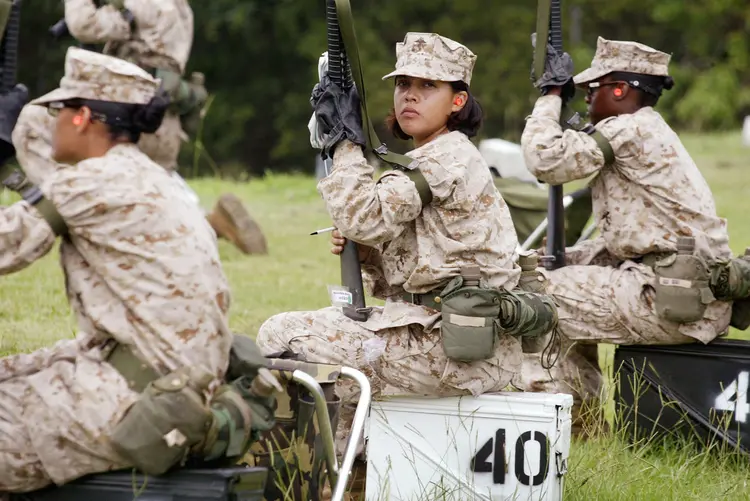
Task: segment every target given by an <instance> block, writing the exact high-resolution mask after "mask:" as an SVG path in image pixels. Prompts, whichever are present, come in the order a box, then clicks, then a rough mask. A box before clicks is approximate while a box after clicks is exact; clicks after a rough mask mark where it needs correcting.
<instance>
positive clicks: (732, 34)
mask: <svg viewBox="0 0 750 501" xmlns="http://www.w3.org/2000/svg"><path fill="white" fill-rule="evenodd" d="M351 4H352V10H353V13H354V18H355V23H356V31H357V37H358V41H359V45H360V56H361V58H362V61H363V65H364V72H365V79H366V84H367V86H368V87H367V91H368V105H369V109H370V110H371V113H372V115H373V116H372V119H373V122H375V123H376V126H380V123H381V122H382V119H383V118H384V117H385V116H386V114H387V113H388V111H389V110H390V108H391V106H392V92H393V89H392V83H391V82H389V81H385V82H384V81H381V76H382V75H384V74H386V73H388V72H389V71H391V69H392V68H393V66H394V63H395V44H396V42H398V41H401V40H402V39H403V36H404V34H405V33H406V32H407V31H426V32H438V33H440V34H441V35H444V36H447V37H449V38H452V39H455V40H457V41H459V42H461V43H463V44H465V45H467V46H468V47H469V48H470V49H471V50H472V51H473V52H474V53H476V54H477V56H478V59H477V63H476V67H475V71H474V77H473V80H472V92H473V93H474V94H475V96H476V97H477V99H478V100H479V102H480V103H481V105H482V107H483V109H484V112H485V123H484V126H483V128H482V130H481V132H480V137H502V138H506V139H509V140H518V139H519V138H520V134H521V131H522V130H523V125H524V118H525V117H526V116H527V115H528V113H529V112H530V111H531V108H532V105H533V102H534V99H535V98H536V96H537V92H536V90H535V89H534V88H533V87H532V85H531V82H530V68H531V60H532V47H531V41H530V35H531V32H532V31H533V30H534V27H535V17H536V2H529V1H528V0H461V1H460V2H458V1H455V0H427V1H394V2H383V1H382V0H377V1H376V0H351ZM23 5H24V7H23V12H22V15H21V16H22V31H21V41H20V54H19V80H20V81H22V82H24V83H26V84H27V85H28V86H29V88H30V90H31V92H32V95H40V94H42V93H44V92H46V91H48V90H50V89H52V88H54V87H55V86H56V85H57V84H58V82H59V79H60V77H61V76H62V73H63V63H64V56H65V51H66V49H67V47H68V46H70V45H72V44H74V43H75V41H73V40H71V39H65V40H54V39H52V37H51V36H50V35H49V33H48V28H49V26H51V25H52V24H54V23H55V22H56V21H57V20H58V19H60V18H61V17H62V15H63V6H62V2H47V1H42V0H26V1H25V2H24V4H23ZM191 6H192V8H193V10H194V13H195V39H194V41H193V50H192V55H191V60H190V62H189V65H188V72H190V71H200V72H203V73H204V74H205V76H206V86H207V88H208V89H209V92H210V93H211V94H212V98H211V103H210V108H209V110H208V113H207V115H206V117H205V120H204V126H203V130H202V134H201V137H200V138H199V141H194V142H191V143H188V144H186V145H185V148H183V153H182V159H181V163H182V165H183V167H182V168H181V169H182V171H183V172H184V173H185V175H187V176H190V175H193V174H210V173H212V172H214V173H215V172H222V173H224V174H226V175H250V176H257V175H262V174H263V173H264V172H266V171H292V170H300V171H306V172H312V171H313V169H314V162H315V155H316V152H315V151H314V150H312V149H311V147H310V144H309V133H308V131H307V122H308V120H309V118H310V114H311V111H312V110H311V107H310V104H309V97H310V91H311V89H312V87H313V85H314V84H315V82H316V81H317V62H318V58H319V57H320V55H321V53H322V52H323V51H324V50H325V49H326V32H325V5H324V1H323V0H315V1H300V0H266V1H263V2H261V1H257V0H210V1H201V2H197V1H194V2H191ZM563 29H564V32H565V33H564V36H565V38H564V43H565V50H567V51H568V52H570V54H571V55H572V57H573V60H574V62H575V67H576V71H581V70H583V69H584V68H586V67H587V66H588V64H589V63H590V61H591V58H592V56H593V54H594V49H595V46H596V40H597V37H598V36H603V37H605V38H608V39H617V40H635V41H639V42H642V43H645V44H647V45H650V46H652V47H655V48H657V49H659V50H663V51H665V52H668V53H671V54H672V64H671V66H670V71H671V73H672V75H673V77H674V79H675V82H676V84H675V87H674V88H673V89H672V90H671V91H668V92H665V95H664V97H663V98H662V100H661V101H660V102H659V105H658V107H657V109H658V110H659V111H660V112H661V113H663V114H664V115H665V117H666V118H667V120H669V121H670V123H671V124H672V125H673V126H674V127H675V128H677V129H678V130H693V131H695V130H700V131H711V130H720V129H730V128H736V127H739V126H740V124H741V120H742V119H743V117H744V116H745V115H747V114H750V85H748V83H750V37H748V36H747V33H748V32H750V9H748V8H747V4H746V0H713V1H712V2H692V3H691V2H687V3H686V2H683V1H681V0H654V1H652V2H645V3H643V2H640V3H633V2H611V1H608V0H565V2H563ZM573 107H574V108H575V109H578V110H579V111H583V110H584V109H585V104H584V103H583V98H582V96H580V95H579V96H577V97H576V100H575V102H574V103H573ZM378 132H379V134H380V136H381V138H382V139H387V141H388V143H389V145H390V146H391V147H393V148H394V149H396V150H399V151H404V150H405V149H406V148H407V145H406V144H404V143H401V142H398V141H396V140H395V139H391V138H390V137H388V135H387V133H386V132H385V130H384V129H383V127H382V126H380V127H379V131H378Z"/></svg>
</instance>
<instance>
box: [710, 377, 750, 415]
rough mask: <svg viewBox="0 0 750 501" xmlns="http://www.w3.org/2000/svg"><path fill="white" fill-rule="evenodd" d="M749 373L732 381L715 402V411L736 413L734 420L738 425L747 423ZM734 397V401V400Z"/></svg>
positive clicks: (749, 411) (749, 406) (749, 408)
mask: <svg viewBox="0 0 750 501" xmlns="http://www.w3.org/2000/svg"><path fill="white" fill-rule="evenodd" d="M747 387H748V371H742V372H740V373H739V374H738V375H737V379H735V380H734V381H732V382H731V383H730V385H729V386H727V387H726V388H725V389H724V390H722V392H721V393H720V394H719V396H718V397H716V400H714V407H713V408H714V409H716V410H719V411H729V412H734V420H735V421H737V422H738V423H744V422H746V421H747V415H748V414H750V405H748V404H747ZM733 397H734V400H732V398H733Z"/></svg>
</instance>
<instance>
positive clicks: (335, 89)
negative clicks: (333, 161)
mask: <svg viewBox="0 0 750 501" xmlns="http://www.w3.org/2000/svg"><path fill="white" fill-rule="evenodd" d="M310 104H311V105H312V107H313V109H314V110H315V116H316V120H317V122H318V130H319V132H320V133H321V134H322V135H323V136H327V139H326V141H325V143H324V144H323V150H322V156H323V158H326V157H329V158H333V152H334V151H335V150H336V146H337V145H338V144H339V143H340V142H341V141H343V140H344V139H348V140H349V141H351V142H353V143H355V144H358V145H360V146H362V147H365V146H366V144H367V140H366V138H365V132H364V130H363V129H362V110H361V108H360V100H359V93H358V92H357V89H356V87H355V86H353V85H352V87H351V88H350V89H348V90H341V88H339V86H338V85H336V84H335V83H333V82H332V81H331V79H330V78H329V77H328V75H323V78H322V79H321V82H320V83H318V84H316V85H315V87H314V88H313V91H312V96H310Z"/></svg>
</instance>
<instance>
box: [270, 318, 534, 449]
mask: <svg viewBox="0 0 750 501" xmlns="http://www.w3.org/2000/svg"><path fill="white" fill-rule="evenodd" d="M411 306H412V308H414V309H415V310H422V311H423V315H426V314H428V313H429V311H430V310H429V309H428V308H426V307H422V306H414V305H411ZM383 316H385V312H384V309H383V308H374V310H373V312H372V317H373V318H372V320H374V321H375V322H379V321H380V318H381V317H383ZM432 317H433V319H434V320H433V323H432V326H431V327H430V328H424V327H422V326H421V325H419V324H407V325H403V326H399V327H395V326H394V327H391V328H388V329H379V330H371V329H369V328H368V327H367V324H368V323H367V322H365V323H360V322H356V321H354V320H351V319H350V318H348V317H346V316H345V315H344V314H343V313H341V311H340V310H339V309H338V308H333V307H330V308H324V309H322V310H318V311H311V312H289V313H281V314H279V315H275V316H273V317H271V318H270V319H268V320H267V321H266V322H264V323H263V325H262V326H261V328H260V330H259V332H258V337H257V342H258V346H259V347H260V348H261V350H262V351H263V353H264V355H267V356H268V354H271V353H275V352H279V351H290V352H293V353H295V354H296V355H297V356H298V357H299V358H300V359H302V360H305V361H307V362H313V363H322V364H336V365H346V366H349V367H354V368H356V369H358V370H360V371H362V372H363V373H364V374H365V375H366V376H367V378H368V380H369V381H370V385H371V388H372V394H373V398H378V397H381V396H389V395H413V394H416V395H434V396H453V395H465V394H474V395H479V394H482V393H487V392H492V391H500V390H502V389H503V388H504V387H505V386H507V384H508V383H509V382H510V381H511V378H512V376H513V375H514V374H515V373H516V372H518V370H519V369H520V365H521V350H520V342H519V341H518V340H517V339H516V338H512V337H508V336H504V337H502V338H501V339H500V340H499V341H498V344H497V347H496V350H495V355H494V357H492V358H490V359H488V360H484V361H481V362H473V363H461V362H454V361H452V360H449V359H447V358H446V356H445V354H444V352H443V348H442V345H441V342H440V330H439V329H438V328H436V326H437V325H438V322H439V313H437V312H434V311H433V313H432ZM336 395H337V396H338V397H339V398H340V399H341V404H342V410H341V420H340V421H339V428H338V430H337V433H336V438H337V440H336V445H337V450H338V453H339V454H342V453H343V449H344V446H345V445H346V441H347V440H348V438H349V437H348V432H349V429H350V428H351V419H352V418H353V416H354V412H353V408H354V406H355V405H356V402H357V399H358V397H359V395H358V393H357V391H356V386H355V385H352V384H351V383H349V382H348V381H346V382H345V381H341V382H339V383H337V384H336Z"/></svg>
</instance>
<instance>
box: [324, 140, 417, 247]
mask: <svg viewBox="0 0 750 501" xmlns="http://www.w3.org/2000/svg"><path fill="white" fill-rule="evenodd" d="M374 172H375V169H374V168H373V167H372V166H370V165H368V164H367V160H366V159H365V157H364V155H363V154H362V149H361V148H360V147H359V146H357V145H356V144H354V143H351V142H349V141H344V142H342V143H341V144H340V145H339V146H338V147H337V148H336V152H335V153H334V157H333V169H332V172H331V173H330V174H329V175H328V176H326V177H325V178H323V179H321V180H320V182H319V183H318V192H319V193H320V194H321V195H322V196H323V199H324V200H325V203H326V208H327V209H328V213H329V215H330V216H331V219H332V220H333V223H334V225H335V226H336V227H337V228H338V229H339V231H340V232H341V234H342V235H343V236H344V237H346V238H348V239H351V240H353V241H355V242H357V243H360V244H362V245H369V246H376V245H379V244H381V243H384V242H388V241H390V240H393V239H394V238H395V237H397V236H398V235H399V234H400V233H401V232H402V231H403V230H404V225H405V224H406V223H408V222H409V221H413V220H414V219H416V218H417V217H418V216H419V214H420V212H422V201H421V200H420V198H419V192H418V191H417V187H416V186H415V185H414V183H413V182H412V180H411V179H409V177H408V176H406V175H405V174H402V173H393V174H392V175H388V176H384V177H383V178H382V179H381V180H380V182H376V181H375V180H374V179H373V173H374Z"/></svg>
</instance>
